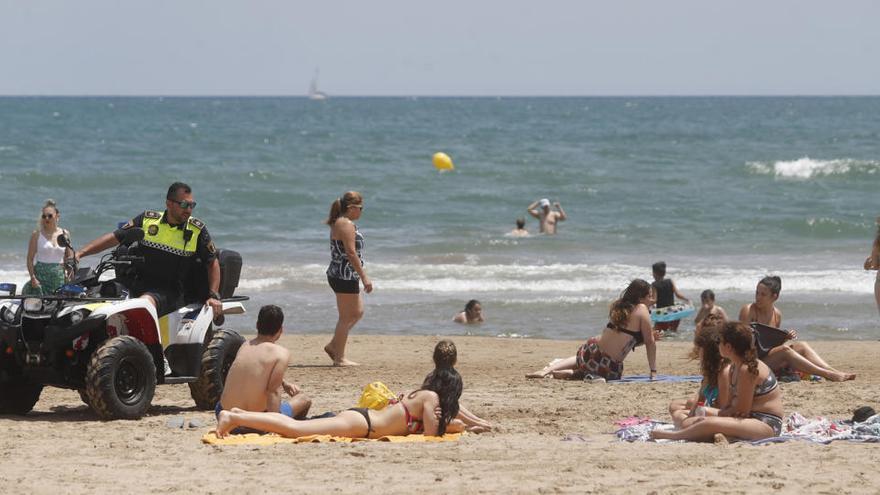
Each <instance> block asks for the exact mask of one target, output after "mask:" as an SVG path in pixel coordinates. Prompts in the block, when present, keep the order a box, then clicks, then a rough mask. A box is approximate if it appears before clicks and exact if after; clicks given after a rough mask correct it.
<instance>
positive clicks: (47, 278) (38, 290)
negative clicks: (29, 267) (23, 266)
mask: <svg viewBox="0 0 880 495" xmlns="http://www.w3.org/2000/svg"><path fill="white" fill-rule="evenodd" d="M34 275H36V276H37V280H39V281H40V286H39V287H31V283H30V282H28V283H26V284H24V288H23V289H22V291H21V293H22V294H24V295H26V296H48V295H50V294H52V293H54V292H55V291H56V290H58V288H59V287H61V286H62V285H64V266H63V265H61V264H59V263H42V262H40V261H38V262H37V263H36V264H35V265H34Z"/></svg>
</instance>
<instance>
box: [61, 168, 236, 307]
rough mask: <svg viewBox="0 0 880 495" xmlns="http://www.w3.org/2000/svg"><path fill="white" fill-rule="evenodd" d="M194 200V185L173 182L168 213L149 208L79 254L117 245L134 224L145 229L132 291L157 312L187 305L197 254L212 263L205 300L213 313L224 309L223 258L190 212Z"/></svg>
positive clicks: (207, 264) (209, 268) (79, 255)
mask: <svg viewBox="0 0 880 495" xmlns="http://www.w3.org/2000/svg"><path fill="white" fill-rule="evenodd" d="M195 207H196V202H195V201H193V196H192V189H191V188H190V187H189V186H188V185H186V184H184V183H183V182H175V183H174V184H171V187H169V188H168V194H167V195H166V196H165V212H163V213H160V212H158V211H151V210H147V211H145V212H143V213H141V214H140V215H138V216H136V217H134V218H133V219H131V220H130V221H129V222H128V223H126V224H125V225H123V226H122V228H120V229H117V230H116V231H114V232H110V233H107V234H104V235H102V236H101V237H98V238H97V239H95V240H93V241H92V242H90V243H88V244H86V245H85V246H83V248H82V249H80V250H79V251H78V252H77V253H76V258H77V260H79V259H80V258H82V257H83V256H88V255H90V254H94V253H100V252H101V251H104V250H105V249H108V248H111V247H114V246H117V245H119V242H120V241H121V240H122V239H123V236H124V235H125V231H126V230H128V229H131V228H135V227H137V228H141V229H143V230H144V238H143V240H142V241H140V253H141V254H142V255H143V257H144V263H143V266H142V267H140V268H139V269H138V280H137V281H136V283H135V285H136V286H135V287H131V288H130V289H131V290H132V294H134V295H135V296H137V297H140V298H141V299H146V300H147V301H149V302H150V304H152V305H153V307H155V308H156V313H157V314H158V315H159V316H162V315H165V314H168V313H170V312H172V311H174V310H175V309H177V308H179V307H181V306H183V281H184V280H186V278H187V277H188V276H189V274H190V271H191V269H192V267H193V264H194V262H195V259H196V257H198V258H201V260H202V262H203V263H204V264H205V266H206V267H207V268H208V288H209V294H210V297H209V298H208V300H207V301H205V303H206V304H208V305H209V306H211V309H213V310H214V315H219V314H221V313H222V309H223V304H222V303H221V302H220V294H219V293H218V292H217V291H218V289H219V288H220V262H219V261H218V260H217V256H216V251H217V250H216V249H215V248H214V243H213V242H212V241H211V235H210V234H209V233H208V229H207V227H205V224H204V223H203V222H202V221H200V220H199V219H197V218H195V217H193V216H192V211H193V208H195Z"/></svg>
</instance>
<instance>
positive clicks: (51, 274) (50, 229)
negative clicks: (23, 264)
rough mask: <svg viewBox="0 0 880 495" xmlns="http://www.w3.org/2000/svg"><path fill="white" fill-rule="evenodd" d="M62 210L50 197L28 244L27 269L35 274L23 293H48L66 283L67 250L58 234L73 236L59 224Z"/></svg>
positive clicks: (31, 273) (32, 274)
mask: <svg viewBox="0 0 880 495" xmlns="http://www.w3.org/2000/svg"><path fill="white" fill-rule="evenodd" d="M59 217H60V213H59V211H58V207H57V206H56V205H55V201H53V200H51V199H47V200H46V204H45V205H44V206H43V210H42V212H41V214H40V220H39V221H38V228H37V230H35V231H34V233H33V234H31V240H30V242H29V243H28V254H27V270H28V273H29V274H30V276H31V279H30V281H29V282H28V283H26V284H25V286H24V290H22V293H23V294H25V295H48V294H52V293H53V292H55V291H56V290H57V289H58V288H59V287H61V286H62V285H64V279H65V276H64V258H65V254H66V252H67V249H66V248H64V247H61V246H59V245H58V236H60V235H62V234H64V235H67V236H69V235H70V234H68V233H67V231H65V230H64V229H62V228H59V227H58V220H59Z"/></svg>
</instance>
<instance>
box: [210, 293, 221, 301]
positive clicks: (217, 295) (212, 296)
mask: <svg viewBox="0 0 880 495" xmlns="http://www.w3.org/2000/svg"><path fill="white" fill-rule="evenodd" d="M208 295H209V296H211V299H216V300H218V301H219V300H220V293H218V292H217V291H215V290H212V291H211V292H209V293H208Z"/></svg>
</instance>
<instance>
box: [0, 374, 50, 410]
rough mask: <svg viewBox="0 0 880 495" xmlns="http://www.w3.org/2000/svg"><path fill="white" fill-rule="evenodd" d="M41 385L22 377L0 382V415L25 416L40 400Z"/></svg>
mask: <svg viewBox="0 0 880 495" xmlns="http://www.w3.org/2000/svg"><path fill="white" fill-rule="evenodd" d="M42 392H43V385H42V384H39V383H31V382H30V381H28V380H27V379H26V378H24V377H10V378H9V379H6V380H3V381H2V382H0V414H19V415H23V414H27V413H29V412H30V411H31V409H33V408H34V405H35V404H36V403H37V401H38V400H40V393H42Z"/></svg>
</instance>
